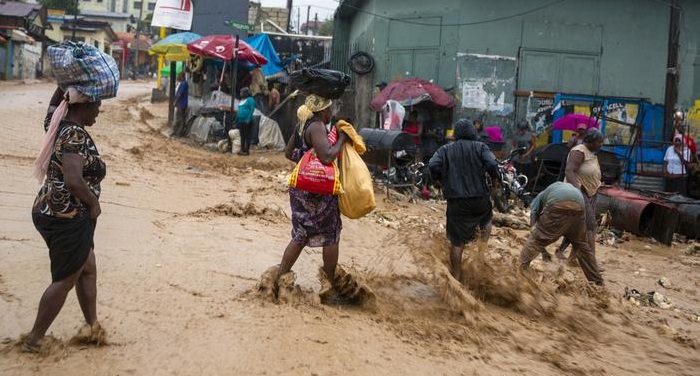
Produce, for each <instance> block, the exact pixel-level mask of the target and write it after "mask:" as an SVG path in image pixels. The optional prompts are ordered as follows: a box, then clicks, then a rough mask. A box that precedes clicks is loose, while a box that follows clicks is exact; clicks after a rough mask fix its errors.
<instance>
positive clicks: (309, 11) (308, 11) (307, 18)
mask: <svg viewBox="0 0 700 376" xmlns="http://www.w3.org/2000/svg"><path fill="white" fill-rule="evenodd" d="M310 16H311V5H309V6H308V7H307V8H306V35H309V17H310ZM299 31H301V27H300V28H299Z"/></svg>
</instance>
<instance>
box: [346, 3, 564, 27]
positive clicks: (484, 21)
mask: <svg viewBox="0 0 700 376" xmlns="http://www.w3.org/2000/svg"><path fill="white" fill-rule="evenodd" d="M333 1H335V2H336V3H338V9H340V8H342V7H346V8H352V9H355V10H357V11H359V12H362V13H366V14H369V15H371V16H374V17H377V18H383V19H386V20H389V21H397V22H403V23H407V24H411V25H422V26H440V27H443V26H446V27H447V26H471V25H480V24H485V23H490V22H498V21H504V20H508V19H511V18H516V17H520V16H524V15H526V14H530V13H534V12H537V11H539V10H542V9H544V8H549V7H551V6H554V5H557V4H560V3H563V2H565V1H567V0H556V1H552V2H550V3H547V4H544V5H541V6H539V7H537V8H533V9H530V10H527V11H524V12H520V13H516V14H511V15H508V16H503V17H497V18H492V19H488V20H481V21H472V22H461V23H452V24H443V23H441V24H434V23H425V22H417V21H410V20H406V19H401V18H394V17H388V16H383V15H381V14H376V13H372V12H370V11H367V10H364V9H360V8H358V7H356V6H354V5H348V4H345V2H342V3H341V2H340V1H339V0H333Z"/></svg>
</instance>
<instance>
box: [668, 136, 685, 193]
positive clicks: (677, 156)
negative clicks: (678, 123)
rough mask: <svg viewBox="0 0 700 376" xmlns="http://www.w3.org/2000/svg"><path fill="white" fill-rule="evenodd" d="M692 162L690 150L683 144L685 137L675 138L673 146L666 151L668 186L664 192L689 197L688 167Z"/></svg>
mask: <svg viewBox="0 0 700 376" xmlns="http://www.w3.org/2000/svg"><path fill="white" fill-rule="evenodd" d="M690 161H691V154H690V148H689V147H688V146H687V145H686V144H685V143H684V142H683V136H682V135H680V134H676V135H675V136H673V145H671V146H669V147H668V149H666V154H665V155H664V173H665V175H666V184H665V187H664V191H666V192H676V193H679V194H681V195H687V193H688V191H687V184H686V176H687V174H688V170H687V168H686V167H687V165H688V163H690Z"/></svg>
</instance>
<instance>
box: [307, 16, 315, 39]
mask: <svg viewBox="0 0 700 376" xmlns="http://www.w3.org/2000/svg"><path fill="white" fill-rule="evenodd" d="M307 27H308V25H307ZM314 35H318V13H315V14H314Z"/></svg>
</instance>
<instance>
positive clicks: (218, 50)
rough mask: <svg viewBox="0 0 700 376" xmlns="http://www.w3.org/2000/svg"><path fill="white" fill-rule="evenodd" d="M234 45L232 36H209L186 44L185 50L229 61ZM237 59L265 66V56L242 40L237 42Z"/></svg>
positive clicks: (231, 57)
mask: <svg viewBox="0 0 700 376" xmlns="http://www.w3.org/2000/svg"><path fill="white" fill-rule="evenodd" d="M235 45H236V37H234V36H231V35H209V36H206V37H204V38H201V39H197V40H196V41H194V42H192V43H188V44H187V50H188V51H190V52H191V53H193V54H196V55H203V56H208V57H213V58H216V59H222V60H226V61H230V60H233V55H234V53H233V52H234V51H233V49H234V46H235ZM238 59H240V60H246V61H249V62H251V63H253V64H256V65H265V64H267V59H266V58H265V56H263V55H262V54H261V53H260V52H258V51H257V50H256V49H255V48H253V47H251V46H250V45H249V44H248V43H246V42H244V41H242V40H239V41H238Z"/></svg>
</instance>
